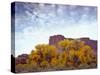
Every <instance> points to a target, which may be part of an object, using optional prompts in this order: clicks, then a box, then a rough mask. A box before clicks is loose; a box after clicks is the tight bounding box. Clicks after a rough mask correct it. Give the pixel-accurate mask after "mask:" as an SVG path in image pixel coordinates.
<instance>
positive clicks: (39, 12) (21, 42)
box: [12, 2, 97, 56]
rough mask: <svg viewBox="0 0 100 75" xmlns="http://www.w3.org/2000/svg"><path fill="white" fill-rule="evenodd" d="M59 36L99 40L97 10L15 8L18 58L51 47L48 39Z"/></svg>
mask: <svg viewBox="0 0 100 75" xmlns="http://www.w3.org/2000/svg"><path fill="white" fill-rule="evenodd" d="M12 14H13V13H12ZM12 18H13V15H12ZM57 34H61V35H64V36H65V37H66V38H67V37H68V38H80V37H90V38H91V39H94V40H97V7H94V6H79V5H56V4H43V3H19V2H17V3H16V4H15V53H16V55H15V56H17V55H19V54H22V53H30V51H31V50H32V49H34V47H35V45H37V44H40V43H41V44H42V43H48V39H49V37H50V36H52V35H57Z"/></svg>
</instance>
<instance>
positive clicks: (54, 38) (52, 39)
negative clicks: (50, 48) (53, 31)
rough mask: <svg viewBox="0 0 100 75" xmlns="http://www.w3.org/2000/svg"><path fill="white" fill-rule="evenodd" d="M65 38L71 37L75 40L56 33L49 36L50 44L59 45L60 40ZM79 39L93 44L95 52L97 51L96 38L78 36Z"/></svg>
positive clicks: (90, 44)
mask: <svg viewBox="0 0 100 75" xmlns="http://www.w3.org/2000/svg"><path fill="white" fill-rule="evenodd" d="M64 39H70V40H73V39H72V38H65V37H64V36H62V35H54V36H50V38H49V45H55V46H56V45H57V43H58V42H60V41H62V40H64ZM77 39H78V40H81V41H84V42H85V44H87V45H89V46H91V47H92V48H93V50H94V52H95V53H97V41H96V40H91V39H90V38H88V37H83V38H77Z"/></svg>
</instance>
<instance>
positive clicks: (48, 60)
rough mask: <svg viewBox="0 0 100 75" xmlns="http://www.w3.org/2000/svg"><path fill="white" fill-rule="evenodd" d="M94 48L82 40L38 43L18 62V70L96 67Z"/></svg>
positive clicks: (32, 70)
mask: <svg viewBox="0 0 100 75" xmlns="http://www.w3.org/2000/svg"><path fill="white" fill-rule="evenodd" d="M96 62H97V59H96V55H95V54H94V50H93V49H92V48H91V47H90V46H89V45H86V44H85V43H84V41H81V40H76V39H75V40H69V39H65V40H62V41H60V42H58V43H57V45H56V46H55V45H49V44H38V45H37V46H36V47H35V50H32V51H31V53H30V54H29V55H28V59H26V63H18V64H16V72H38V71H53V70H67V69H86V68H95V67H96Z"/></svg>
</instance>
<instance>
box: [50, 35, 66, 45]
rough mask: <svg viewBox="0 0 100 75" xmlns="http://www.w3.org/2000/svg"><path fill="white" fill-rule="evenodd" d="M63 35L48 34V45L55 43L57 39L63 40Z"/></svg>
mask: <svg viewBox="0 0 100 75" xmlns="http://www.w3.org/2000/svg"><path fill="white" fill-rule="evenodd" d="M64 39H65V37H64V36H62V35H54V36H50V38H49V45H56V44H57V43H58V42H59V41H62V40H64Z"/></svg>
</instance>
